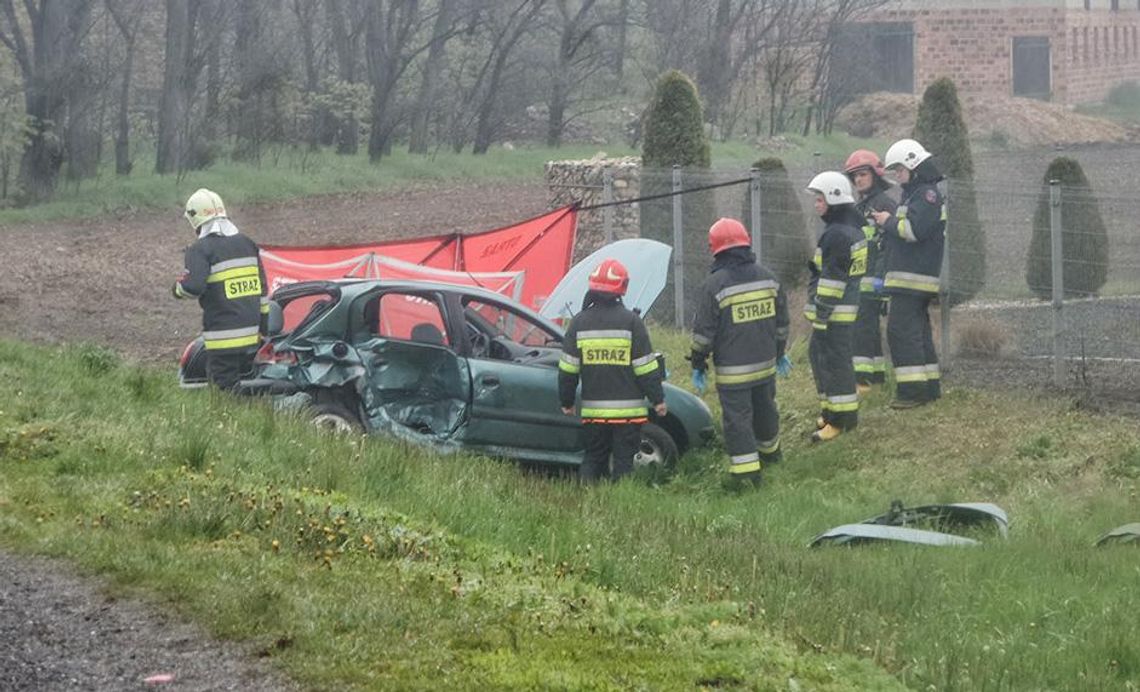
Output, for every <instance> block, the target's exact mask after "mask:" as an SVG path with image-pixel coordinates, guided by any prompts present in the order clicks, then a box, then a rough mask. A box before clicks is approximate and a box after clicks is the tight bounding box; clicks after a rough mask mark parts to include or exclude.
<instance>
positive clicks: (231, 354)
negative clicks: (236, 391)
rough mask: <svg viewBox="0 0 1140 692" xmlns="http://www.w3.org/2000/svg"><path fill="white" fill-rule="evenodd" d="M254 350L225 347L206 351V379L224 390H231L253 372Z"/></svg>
mask: <svg viewBox="0 0 1140 692" xmlns="http://www.w3.org/2000/svg"><path fill="white" fill-rule="evenodd" d="M253 356H254V351H251V350H250V349H247V348H224V349H213V350H207V351H206V379H208V380H209V381H210V384H212V385H214V386H215V387H217V388H218V389H221V390H223V391H227V392H228V391H230V390H232V389H233V388H234V386H235V385H237V383H238V382H239V381H240V380H241V379H242V378H243V377H249V376H250V375H251V374H253Z"/></svg>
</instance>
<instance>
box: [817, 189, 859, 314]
mask: <svg viewBox="0 0 1140 692" xmlns="http://www.w3.org/2000/svg"><path fill="white" fill-rule="evenodd" d="M821 218H822V219H823V222H824V224H826V225H825V226H824V229H823V233H822V234H821V235H820V236H819V244H818V245H817V246H816V248H815V256H814V257H813V258H812V260H811V262H810V263H809V266H808V269H809V270H810V272H811V280H810V281H809V282H808V300H807V304H806V305H805V306H804V316H805V317H807V318H808V319H809V320H811V322H812V324H813V325H814V326H815V327H816V328H817V329H824V328H826V326H827V323H828V322H840V323H846V324H850V323H852V322H854V321H855V318H856V316H857V315H858V314H859V281H860V279H861V278H862V276H863V274H864V273H866V271H867V239H866V238H865V237H864V236H863V231H862V230H860V229H861V228H862V226H863V223H864V219H863V216H862V215H861V214H859V212H857V211H855V205H853V204H839V205H836V206H833V207H830V208H828V210H827V213H826V214H824V215H823V217H821Z"/></svg>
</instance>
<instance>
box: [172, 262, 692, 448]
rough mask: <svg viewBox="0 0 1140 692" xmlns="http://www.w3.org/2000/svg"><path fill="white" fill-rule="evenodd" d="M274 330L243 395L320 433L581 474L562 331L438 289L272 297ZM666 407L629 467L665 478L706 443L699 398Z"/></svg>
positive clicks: (299, 288)
mask: <svg viewBox="0 0 1140 692" xmlns="http://www.w3.org/2000/svg"><path fill="white" fill-rule="evenodd" d="M270 322H271V328H270V332H271V337H270V339H269V341H268V342H267V343H266V344H265V345H264V346H263V347H262V348H261V350H260V351H259V352H258V355H257V358H256V366H255V367H256V375H255V377H253V378H251V379H247V380H244V381H243V382H242V384H241V386H240V391H241V392H242V393H245V394H254V395H266V394H268V395H272V396H274V397H275V401H276V403H277V404H278V405H279V406H281V407H286V408H294V409H297V410H301V411H303V412H305V415H307V416H309V417H310V418H311V419H312V420H313V421H314V422H315V423H317V424H319V425H321V426H324V427H328V428H333V429H338V430H346V431H348V430H356V431H364V432H368V433H379V434H384V435H390V436H393V437H397V438H400V439H405V440H410V441H413V442H416V443H425V444H429V445H431V446H433V447H436V448H438V449H441V450H457V449H466V450H470V451H475V452H481V453H483V454H487V455H490V456H496V457H506V458H512V459H520V460H527V461H540V462H554V463H560V464H579V463H581V459H582V451H583V443H582V426H581V422H580V421H579V419H578V418H577V417H574V416H566V415H563V414H562V412H561V410H560V407H559V403H558V382H557V380H558V367H557V365H558V358H559V354H560V352H561V347H562V336H563V333H562V330H561V329H560V328H559V327H558V326H557V325H556V324H554V323H553V322H551V321H549V320H547V319H546V318H544V317H541V316H539V315H538V314H536V313H534V312H533V311H531V310H529V309H527V308H525V307H523V306H522V305H520V304H518V303H516V302H515V301H513V300H511V299H510V298H507V297H505V296H502V295H500V294H497V293H493V292H491V291H486V290H482V289H479V288H473V287H468V286H457V285H452V284H442V283H430V282H418V281H384V280H368V281H358V280H357V281H314V282H304V283H297V284H291V285H287V286H284V287H282V288H280V289H278V290H277V291H276V292H275V293H274V299H273V301H271V319H270ZM286 327H287V328H286ZM275 332H276V333H275ZM202 355H203V353H202V352H201V350H200V346H199V347H197V348H196V347H195V346H194V345H193V344H192V345H191V346H190V347H188V348H187V350H186V352H185V353H184V354H183V358H182V365H181V371H180V379H181V381H182V383H183V385H184V386H193V385H194V384H195V383H196V382H200V381H204V358H203V357H202ZM665 401H666V403H667V404H668V408H669V413H668V415H666V416H665V417H663V418H658V417H653V416H652V414H651V422H650V423H648V424H646V425H644V426H643V427H642V441H641V448H640V451H639V453H638V455H637V457H636V459H635V464H638V465H649V464H660V465H661V466H663V467H666V468H667V467H670V466H672V465H673V464H674V463H675V462H676V460H677V458H678V457H679V456H680V455H681V454H682V453H684V452H685V450H687V449H689V448H691V447H694V446H698V445H702V444H706V443H708V442H709V441H710V440H711V439H712V437H713V434H714V433H713V422H712V416H711V414H710V412H709V409H708V407H707V406H706V405H705V403H704V402H703V401H701V400H700V399H699V398H697V397H695V396H693V395H692V394H689V393H688V392H685V391H683V390H681V389H678V388H677V387H674V386H672V385H670V384H668V383H666V384H665Z"/></svg>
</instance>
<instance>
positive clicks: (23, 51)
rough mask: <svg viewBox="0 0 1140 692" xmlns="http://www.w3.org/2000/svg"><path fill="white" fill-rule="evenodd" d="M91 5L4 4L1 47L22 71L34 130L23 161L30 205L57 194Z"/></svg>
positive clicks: (2, 0) (63, 1)
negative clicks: (65, 128)
mask: <svg viewBox="0 0 1140 692" xmlns="http://www.w3.org/2000/svg"><path fill="white" fill-rule="evenodd" d="M91 5H92V0H39V1H38V2H37V1H36V0H24V3H23V5H22V11H21V10H17V8H16V6H15V4H14V3H13V0H0V42H3V44H4V45H5V46H7V48H8V50H10V51H11V52H12V55H13V56H14V57H15V59H16V63H17V64H18V65H19V66H20V74H21V78H22V82H23V89H24V104H25V110H26V112H27V115H28V118H29V122H30V125H31V131H30V132H29V133H28V140H27V145H26V146H25V148H24V154H23V157H22V158H21V160H20V182H21V184H22V186H23V195H24V197H25V201H29V202H35V201H40V200H44V199H47V198H48V197H50V196H51V195H52V193H53V192H54V191H55V185H56V182H57V180H58V178H59V171H60V168H61V167H62V165H63V159H64V149H63V141H64V137H63V136H62V132H61V129H60V128H61V124H62V122H63V116H64V115H65V114H66V109H67V101H68V95H69V93H70V90H71V88H72V87H73V86H75V84H74V82H73V78H74V72H73V70H72V67H73V66H74V65H75V62H76V60H77V59H78V57H79V55H80V44H81V42H82V40H83V37H84V35H85V34H86V32H87V30H88V28H89V26H90V24H89V18H90V14H91ZM21 15H23V16H22V17H21ZM22 19H23V20H26V24H27V27H28V29H29V30H30V34H31V35H30V37H29V36H27V35H26V34H25V30H24V23H23V22H22V21H21V20H22Z"/></svg>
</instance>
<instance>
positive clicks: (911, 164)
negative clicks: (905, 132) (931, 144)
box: [883, 139, 930, 171]
mask: <svg viewBox="0 0 1140 692" xmlns="http://www.w3.org/2000/svg"><path fill="white" fill-rule="evenodd" d="M928 158H930V152H929V151H927V150H926V147H924V146H922V145H921V144H919V143H918V142H916V141H914V140H913V139H900V140H899V141H897V142H895V143H894V144H892V145H891V148H890V149H887V155H886V156H884V157H883V168H887V169H890V168H893V167H895V166H902V167H904V168H906V169H907V170H908V171H913V170H914V169H916V168H918V164H920V163H922V162H923V161H925V160H927V159H928Z"/></svg>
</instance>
